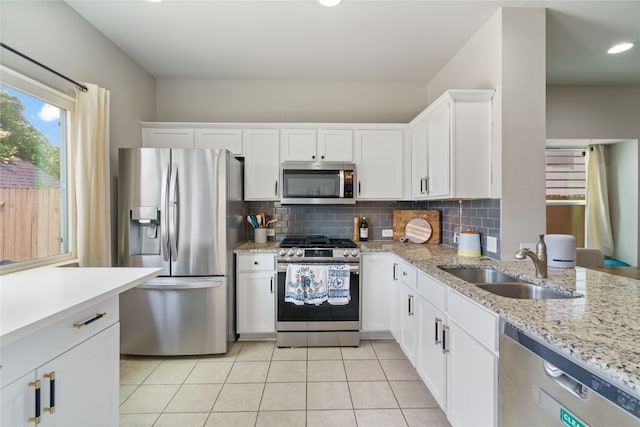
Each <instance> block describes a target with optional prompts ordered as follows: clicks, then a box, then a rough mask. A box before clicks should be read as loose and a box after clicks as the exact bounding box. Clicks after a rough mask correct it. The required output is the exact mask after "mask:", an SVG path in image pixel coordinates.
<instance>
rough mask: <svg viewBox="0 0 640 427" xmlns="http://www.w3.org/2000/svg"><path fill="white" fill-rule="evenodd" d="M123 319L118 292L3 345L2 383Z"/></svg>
mask: <svg viewBox="0 0 640 427" xmlns="http://www.w3.org/2000/svg"><path fill="white" fill-rule="evenodd" d="M103 313H104V315H102V314H103ZM119 320H120V313H119V301H118V296H115V297H112V298H109V299H108V300H106V301H102V302H100V303H97V304H94V305H92V306H89V307H87V308H83V309H81V310H79V311H78V312H75V313H71V314H69V315H68V316H65V317H63V318H62V319H59V320H55V321H53V322H52V323H51V324H50V325H49V326H46V327H44V328H42V329H40V330H39V331H37V332H34V333H33V334H31V335H29V336H26V337H24V338H21V339H19V340H17V341H14V342H12V343H10V344H8V345H3V346H2V377H1V386H2V387H4V386H5V385H7V384H10V383H11V382H13V381H15V380H16V379H18V378H19V377H21V376H22V375H24V374H26V373H27V372H29V371H32V370H33V369H34V367H36V366H41V365H43V364H44V363H46V362H48V361H49V360H51V359H53V358H55V357H57V356H59V355H60V354H62V353H64V352H65V351H67V350H69V349H71V348H73V347H75V346H77V345H78V344H80V343H81V342H83V341H86V340H87V339H89V338H91V337H92V336H94V335H96V334H97V333H99V332H101V331H103V330H105V329H107V328H108V327H109V326H111V325H113V324H115V323H118V321H119ZM74 325H76V326H74Z"/></svg>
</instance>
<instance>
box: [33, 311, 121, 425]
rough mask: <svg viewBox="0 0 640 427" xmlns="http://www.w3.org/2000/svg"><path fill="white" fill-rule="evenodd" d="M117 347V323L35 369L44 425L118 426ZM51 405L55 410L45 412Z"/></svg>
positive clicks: (118, 356) (118, 326)
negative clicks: (52, 392) (38, 380)
mask: <svg viewBox="0 0 640 427" xmlns="http://www.w3.org/2000/svg"><path fill="white" fill-rule="evenodd" d="M119 347H120V323H116V324H114V325H111V326H110V327H109V328H107V329H105V330H104V331H102V332H100V333H99V334H97V335H94V336H93V337H91V338H89V339H88V340H86V341H84V342H82V343H81V344H80V345H78V346H76V347H73V348H72V349H71V350H69V351H67V352H66V353H63V354H62V355H60V356H58V357H57V358H55V359H53V360H52V361H51V362H49V363H47V364H46V365H43V366H42V367H40V368H38V370H37V376H38V378H39V379H40V380H41V384H42V407H43V415H42V418H43V425H45V424H46V425H52V426H61V427H63V426H64V427H67V426H84V425H87V424H91V425H92V426H114V425H118V415H119V412H118V411H119V409H118V406H119V383H120V380H119V372H120V368H119V363H120V354H119ZM52 373H53V376H54V378H53V379H54V380H55V381H52V378H51V374H52ZM52 390H54V391H55V393H54V395H53V396H54V397H55V398H52V394H51V391H52ZM52 405H54V407H55V410H54V411H53V413H48V412H47V410H46V408H51V407H52Z"/></svg>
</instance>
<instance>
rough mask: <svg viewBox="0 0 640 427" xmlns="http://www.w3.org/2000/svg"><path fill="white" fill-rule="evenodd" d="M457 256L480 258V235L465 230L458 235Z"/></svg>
mask: <svg viewBox="0 0 640 427" xmlns="http://www.w3.org/2000/svg"><path fill="white" fill-rule="evenodd" d="M458 256H465V257H474V258H478V257H480V233H478V232H477V231H473V230H465V231H461V232H460V234H458Z"/></svg>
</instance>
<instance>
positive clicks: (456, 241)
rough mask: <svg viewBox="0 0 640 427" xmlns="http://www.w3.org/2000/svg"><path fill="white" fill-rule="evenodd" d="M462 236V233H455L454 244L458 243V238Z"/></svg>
mask: <svg viewBox="0 0 640 427" xmlns="http://www.w3.org/2000/svg"><path fill="white" fill-rule="evenodd" d="M459 235H460V233H458V232H457V231H456V232H455V233H453V243H458V236H459Z"/></svg>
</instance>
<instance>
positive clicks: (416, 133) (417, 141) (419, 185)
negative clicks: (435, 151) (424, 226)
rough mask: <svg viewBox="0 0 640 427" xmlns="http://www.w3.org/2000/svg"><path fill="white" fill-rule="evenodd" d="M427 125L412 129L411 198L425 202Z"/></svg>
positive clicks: (418, 125) (423, 124)
mask: <svg viewBox="0 0 640 427" xmlns="http://www.w3.org/2000/svg"><path fill="white" fill-rule="evenodd" d="M427 149H428V148H427V125H426V123H424V122H421V123H416V124H415V125H414V126H412V128H411V197H412V198H413V199H414V200H424V199H426V198H427V196H428V194H429V193H428V191H427V180H428V177H429V173H428V169H427V168H428V164H427V161H428V160H427Z"/></svg>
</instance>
